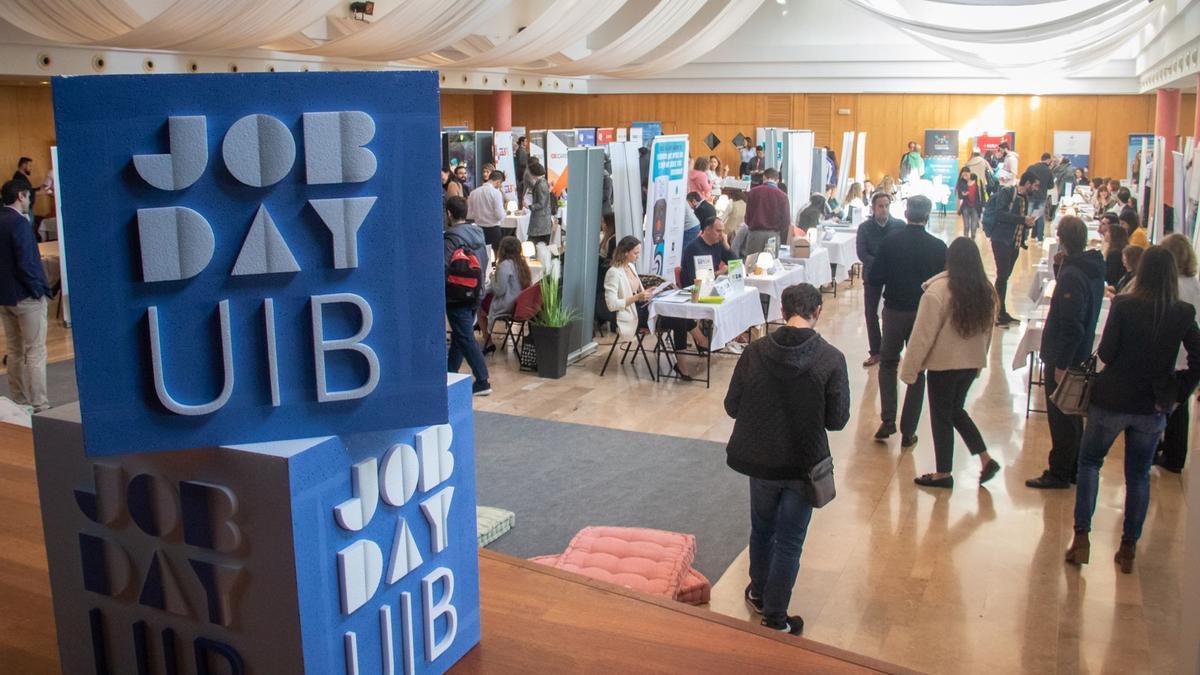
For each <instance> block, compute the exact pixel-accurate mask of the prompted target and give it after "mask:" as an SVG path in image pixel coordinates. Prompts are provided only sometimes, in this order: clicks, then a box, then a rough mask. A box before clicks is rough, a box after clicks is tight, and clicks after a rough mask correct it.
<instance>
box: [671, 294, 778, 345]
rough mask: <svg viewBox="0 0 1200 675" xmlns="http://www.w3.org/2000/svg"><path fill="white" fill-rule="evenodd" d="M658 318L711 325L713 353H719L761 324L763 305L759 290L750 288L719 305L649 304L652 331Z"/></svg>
mask: <svg viewBox="0 0 1200 675" xmlns="http://www.w3.org/2000/svg"><path fill="white" fill-rule="evenodd" d="M659 316H673V317H678V318H680V319H692V320H694V321H698V320H701V319H707V320H709V321H712V323H713V332H712V346H713V349H720V348H721V347H723V346H725V343H727V342H729V341H730V340H732V339H734V338H735V337H737V336H738V335H741V334H742V333H744V332H746V331H747V330H749V329H750V328H752V327H754V326H761V325H762V324H763V311H762V302H761V301H759V299H758V289H757V288H754V287H753V286H747V287H746V288H745V289H744V290H743V291H742V293H741V294H740V295H733V296H730V297H727V298H725V302H722V303H721V304H719V305H710V304H706V303H699V302H691V301H688V302H664V301H662V300H656V301H654V302H651V303H650V313H649V321H648V323H649V326H650V330H651V331H653V330H654V322H655V321H656V320H657V318H658V317H659Z"/></svg>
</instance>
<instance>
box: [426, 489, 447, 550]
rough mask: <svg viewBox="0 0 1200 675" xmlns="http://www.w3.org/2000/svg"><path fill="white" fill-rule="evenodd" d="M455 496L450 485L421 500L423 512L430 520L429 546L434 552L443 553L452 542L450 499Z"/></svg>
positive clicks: (427, 519)
mask: <svg viewBox="0 0 1200 675" xmlns="http://www.w3.org/2000/svg"><path fill="white" fill-rule="evenodd" d="M453 498H454V488H453V487H448V488H446V489H445V490H442V491H441V492H439V493H437V494H436V495H434V496H432V497H430V498H429V499H426V500H425V501H423V502H421V512H422V513H424V514H425V520H426V521H428V522H429V539H430V543H429V547H430V548H432V549H433V552H434V553H441V552H442V551H444V550H445V549H446V546H448V545H449V544H450V526H449V525H448V524H447V521H448V520H449V519H450V500H451V499H453Z"/></svg>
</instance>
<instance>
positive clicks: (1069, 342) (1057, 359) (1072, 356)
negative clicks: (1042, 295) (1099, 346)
mask: <svg viewBox="0 0 1200 675" xmlns="http://www.w3.org/2000/svg"><path fill="white" fill-rule="evenodd" d="M1105 271H1106V269H1105V264H1104V258H1103V256H1101V255H1100V252H1099V251H1094V250H1088V251H1084V252H1082V253H1077V254H1075V255H1072V256H1067V257H1066V258H1065V259H1064V260H1063V263H1062V267H1061V268H1060V269H1059V271H1058V277H1057V278H1056V283H1055V285H1054V295H1053V296H1052V297H1051V298H1050V311H1049V312H1048V313H1047V314H1046V326H1045V328H1043V329H1042V345H1041V352H1042V361H1044V362H1046V364H1047V365H1049V366H1052V367H1054V368H1063V369H1066V368H1070V367H1071V366H1077V365H1079V364H1080V363H1083V362H1084V361H1085V360H1087V357H1088V356H1089V355H1091V353H1092V344H1093V343H1094V342H1095V341H1096V321H1097V320H1098V319H1099V318H1100V304H1101V302H1103V301H1104V273H1105Z"/></svg>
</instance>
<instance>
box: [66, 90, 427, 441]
mask: <svg viewBox="0 0 1200 675" xmlns="http://www.w3.org/2000/svg"><path fill="white" fill-rule="evenodd" d="M54 106H55V124H56V128H57V134H58V145H59V151H58V152H59V162H60V167H61V169H60V176H59V189H60V190H61V194H62V204H63V206H62V212H63V213H62V216H63V218H62V220H63V226H64V227H63V234H64V236H63V238H64V244H65V246H66V248H67V249H69V251H68V255H67V256H66V257H67V261H68V275H69V278H70V281H71V300H72V307H71V309H72V315H73V321H74V325H73V332H74V341H75V354H76V361H75V363H76V375H77V378H78V384H79V395H80V406H81V409H82V414H83V421H84V441H85V446H86V449H87V453H88V454H89V455H97V456H100V455H114V454H120V453H129V452H146V451H156V450H170V449H180V448H190V447H207V446H214V445H224V444H230V443H250V442H257V441H270V440H278V439H283V438H304V437H312V436H321V435H328V434H335V433H336V434H351V433H356V432H368V431H378V430H385V429H396V428H400V427H405V426H414V425H428V424H437V423H441V422H445V420H446V395H445V360H446V355H445V334H444V318H443V316H444V300H443V292H444V282H443V279H442V273H441V269H442V251H441V247H442V244H441V240H442V237H441V230H442V207H441V193H440V190H439V188H438V185H437V181H436V178H435V176H436V175H437V169H438V166H439V162H440V159H439V156H440V152H439V148H438V126H439V121H440V119H439V101H438V87H437V76H436V74H434V73H419V72H407V73H397V72H388V73H295V74H265V73H264V74H221V75H153V76H96V77H66V78H55V80H54Z"/></svg>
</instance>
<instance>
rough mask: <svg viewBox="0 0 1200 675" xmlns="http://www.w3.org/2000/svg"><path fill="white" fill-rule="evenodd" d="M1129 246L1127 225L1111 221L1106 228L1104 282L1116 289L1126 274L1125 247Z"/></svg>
mask: <svg viewBox="0 0 1200 675" xmlns="http://www.w3.org/2000/svg"><path fill="white" fill-rule="evenodd" d="M1126 246H1129V231H1128V230H1126V229H1125V226H1124V225H1122V224H1120V223H1119V222H1118V223H1112V222H1110V223H1109V225H1108V227H1107V228H1105V230H1104V268H1105V271H1104V283H1105V285H1106V286H1111V287H1113V288H1114V289H1115V288H1116V287H1117V284H1119V283H1121V277H1124V276H1125V273H1126V271H1127V270H1126V269H1125V257H1124V253H1125V247H1126Z"/></svg>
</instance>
